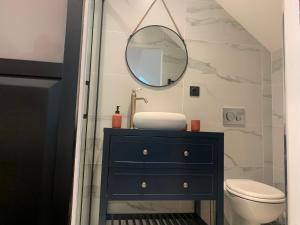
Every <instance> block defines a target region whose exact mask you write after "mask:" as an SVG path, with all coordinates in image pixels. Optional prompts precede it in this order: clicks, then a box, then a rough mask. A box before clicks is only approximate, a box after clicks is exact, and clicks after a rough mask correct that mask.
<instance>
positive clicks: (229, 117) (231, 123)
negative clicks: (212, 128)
mask: <svg viewBox="0 0 300 225" xmlns="http://www.w3.org/2000/svg"><path fill="white" fill-rule="evenodd" d="M245 114H246V113H245V109H244V108H223V125H224V126H226V127H245V125H246V116H245Z"/></svg>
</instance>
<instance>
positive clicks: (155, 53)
mask: <svg viewBox="0 0 300 225" xmlns="http://www.w3.org/2000/svg"><path fill="white" fill-rule="evenodd" d="M126 60H127V64H128V67H129V69H130V71H131V73H132V74H133V75H134V76H135V78H136V79H138V80H139V81H140V82H142V83H144V84H146V85H149V86H155V87H162V86H167V85H170V84H172V83H174V82H176V81H177V80H178V79H179V78H180V77H181V76H182V75H183V73H184V72H185V70H186V67H187V62H188V54H187V49H186V46H185V43H184V41H183V40H182V38H181V37H180V36H179V35H178V34H177V33H176V32H174V31H173V30H171V29H169V28H167V27H163V26H157V25H154V26H148V27H144V28H142V29H140V30H138V31H137V32H136V33H134V34H133V35H132V36H131V37H130V39H129V41H128V45H127V49H126Z"/></svg>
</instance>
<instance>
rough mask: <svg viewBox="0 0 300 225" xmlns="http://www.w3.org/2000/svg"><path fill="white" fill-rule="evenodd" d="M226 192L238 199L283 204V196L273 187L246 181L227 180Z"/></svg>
mask: <svg viewBox="0 0 300 225" xmlns="http://www.w3.org/2000/svg"><path fill="white" fill-rule="evenodd" d="M225 188H226V190H227V191H228V192H229V193H231V194H234V195H236V196H238V197H241V198H244V199H247V200H252V201H256V202H262V203H283V202H285V195H284V193H283V192H281V191H280V190H278V189H277V188H275V187H272V186H269V185H266V184H263V183H259V182H256V181H253V180H248V179H228V180H226V181H225Z"/></svg>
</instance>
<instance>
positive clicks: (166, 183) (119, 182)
mask: <svg viewBox="0 0 300 225" xmlns="http://www.w3.org/2000/svg"><path fill="white" fill-rule="evenodd" d="M214 180H215V176H214V175H213V174H210V173H190V174H189V173H187V174H184V173H176V172H175V173H172V172H170V173H168V172H159V173H139V172H137V173H134V172H126V171H124V170H121V171H119V172H118V171H115V172H111V173H110V175H109V183H108V192H109V195H110V196H111V197H112V198H116V199H120V197H121V198H122V197H123V198H127V197H131V198H132V197H133V196H144V197H146V196H148V199H157V198H159V199H161V197H162V196H165V197H167V198H172V196H173V197H175V198H177V199H178V197H179V196H182V197H184V198H185V199H188V197H190V198H197V197H198V198H206V197H207V198H211V197H214V194H215V193H216V187H215V186H216V185H215V182H214ZM146 198H147V197H146ZM144 199H145V198H144Z"/></svg>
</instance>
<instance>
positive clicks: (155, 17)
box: [104, 0, 186, 36]
mask: <svg viewBox="0 0 300 225" xmlns="http://www.w3.org/2000/svg"><path fill="white" fill-rule="evenodd" d="M152 2H153V1H152V0H145V1H140V0H128V1H119V0H109V1H107V2H106V4H105V10H104V11H105V23H104V30H105V31H117V32H122V33H126V34H127V36H129V35H130V34H131V33H132V32H133V31H134V29H135V28H136V26H137V25H138V22H139V21H140V20H141V18H142V17H143V16H144V14H145V13H146V11H147V9H148V8H149V6H150V5H151V3H152ZM166 3H167V5H168V8H169V10H170V12H171V14H172V16H173V18H174V20H175V22H176V24H177V26H178V27H179V29H180V32H181V33H182V35H183V36H184V34H185V15H186V7H185V4H186V1H185V0H167V1H166ZM128 12H130V16H128ZM153 24H158V25H163V26H167V27H170V28H172V29H174V30H175V27H174V25H173V23H172V21H171V20H170V18H169V16H168V14H167V11H166V10H165V9H164V6H163V5H162V2H161V1H157V3H156V4H155V5H154V6H153V8H152V9H151V11H150V12H149V14H148V15H147V17H146V18H145V20H144V21H143V23H142V24H141V27H143V26H148V25H153Z"/></svg>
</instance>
